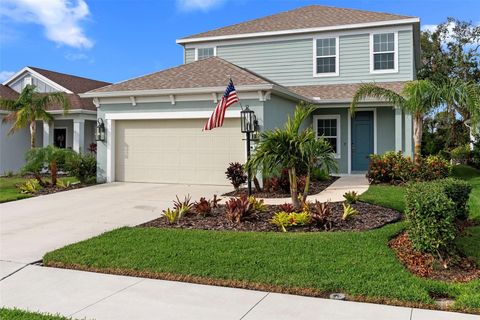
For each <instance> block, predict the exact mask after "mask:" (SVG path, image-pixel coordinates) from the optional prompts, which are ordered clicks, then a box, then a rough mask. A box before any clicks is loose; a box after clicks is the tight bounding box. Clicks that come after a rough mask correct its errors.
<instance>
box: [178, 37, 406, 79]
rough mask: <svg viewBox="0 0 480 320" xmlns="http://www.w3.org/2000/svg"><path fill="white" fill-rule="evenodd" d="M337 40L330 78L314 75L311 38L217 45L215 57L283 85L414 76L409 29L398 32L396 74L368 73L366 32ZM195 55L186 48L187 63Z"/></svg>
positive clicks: (368, 38)
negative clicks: (335, 69) (336, 63)
mask: <svg viewBox="0 0 480 320" xmlns="http://www.w3.org/2000/svg"><path fill="white" fill-rule="evenodd" d="M339 43H340V47H339V49H340V75H339V76H332V77H314V76H313V39H312V37H308V38H305V39H299V40H285V41H270V42H260V43H250V44H235V45H218V46H217V56H219V57H221V58H224V59H226V60H228V61H230V62H232V63H235V64H237V65H239V66H242V67H245V68H248V69H250V70H252V71H254V72H257V73H259V74H261V75H263V76H265V77H267V78H269V79H271V80H273V81H276V82H278V83H280V84H283V85H314V84H326V83H352V82H362V81H378V82H383V81H387V82H388V81H407V80H412V79H413V77H414V75H413V71H414V63H413V33H412V31H399V33H398V47H399V48H398V49H399V50H398V72H397V73H388V74H370V35H369V33H364V34H355V35H343V36H340V38H339ZM202 45H206V43H202ZM194 58H195V54H194V49H193V48H190V49H186V62H187V63H188V62H192V61H193V60H194Z"/></svg>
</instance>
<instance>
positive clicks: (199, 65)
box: [90, 57, 273, 92]
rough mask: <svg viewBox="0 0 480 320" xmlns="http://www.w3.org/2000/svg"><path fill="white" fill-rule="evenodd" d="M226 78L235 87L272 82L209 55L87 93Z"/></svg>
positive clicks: (215, 83) (217, 82)
mask: <svg viewBox="0 0 480 320" xmlns="http://www.w3.org/2000/svg"><path fill="white" fill-rule="evenodd" d="M229 77H231V78H232V79H233V82H234V84H235V85H236V86H239V85H261V84H273V82H272V81H269V80H268V79H266V78H264V77H262V76H260V75H258V74H255V73H253V72H251V71H248V70H247V69H244V68H241V67H239V66H237V65H234V64H232V63H230V62H228V61H225V60H223V59H221V58H218V57H211V58H208V59H204V60H199V61H195V62H191V63H187V64H182V65H180V66H177V67H173V68H170V69H166V70H163V71H159V72H155V73H151V74H148V75H145V76H142V77H138V78H134V79H130V80H126V81H123V82H119V83H115V84H112V85H109V86H106V87H102V88H99V89H96V90H92V91H90V92H111V91H134V90H155V89H186V88H208V87H224V86H225V85H226V84H227V82H228V79H229Z"/></svg>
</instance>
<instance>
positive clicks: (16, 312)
mask: <svg viewBox="0 0 480 320" xmlns="http://www.w3.org/2000/svg"><path fill="white" fill-rule="evenodd" d="M0 319H2V320H3V319H4V320H69V319H71V318H65V317H61V316H58V315H52V314H46V313H37V312H29V311H24V310H20V309H6V308H0Z"/></svg>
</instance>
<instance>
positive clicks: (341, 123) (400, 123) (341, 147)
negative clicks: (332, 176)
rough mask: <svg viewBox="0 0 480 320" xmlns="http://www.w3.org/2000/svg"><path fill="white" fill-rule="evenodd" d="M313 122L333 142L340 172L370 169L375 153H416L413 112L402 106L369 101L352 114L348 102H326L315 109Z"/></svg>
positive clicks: (407, 154)
mask: <svg viewBox="0 0 480 320" xmlns="http://www.w3.org/2000/svg"><path fill="white" fill-rule="evenodd" d="M312 122H313V123H312V125H313V129H314V131H315V132H316V135H317V136H318V137H320V136H323V137H324V138H325V139H327V140H328V141H329V142H330V144H331V145H332V147H333V149H334V152H335V158H336V160H337V163H338V167H339V172H338V173H340V174H356V173H364V172H366V171H367V170H368V163H369V156H370V154H372V153H375V154H383V153H385V152H387V151H402V152H403V153H404V154H405V155H406V156H412V155H413V149H412V121H411V116H410V115H409V114H405V113H403V112H402V111H401V110H400V109H395V108H392V107H388V106H379V105H368V106H367V105H365V106H362V107H360V108H357V111H356V114H355V117H352V116H351V113H350V111H349V108H348V106H347V105H342V106H331V107H330V106H329V107H323V106H322V107H320V108H318V109H317V110H315V112H314V114H313V117H312Z"/></svg>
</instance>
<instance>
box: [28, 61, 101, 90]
mask: <svg viewBox="0 0 480 320" xmlns="http://www.w3.org/2000/svg"><path fill="white" fill-rule="evenodd" d="M29 68H30V69H32V70H34V71H36V72H38V73H40V74H41V75H43V76H44V77H47V78H48V79H50V80H52V81H53V82H56V83H58V84H59V85H61V86H62V87H64V88H66V89H68V90H70V91H72V92H73V93H83V92H87V91H90V90H93V89H97V88H100V87H104V86H107V85H109V84H110V82H105V81H98V80H93V79H88V78H83V77H77V76H74V75H71V74H66V73H60V72H56V71H51V70H45V69H40V68H37V67H29Z"/></svg>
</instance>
